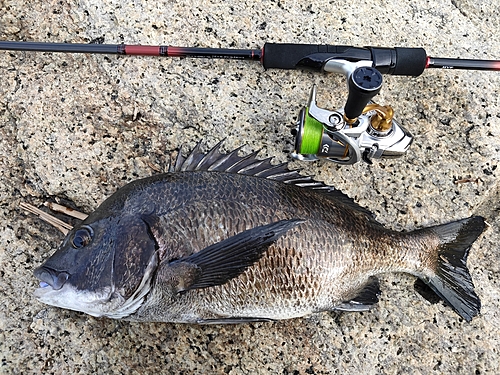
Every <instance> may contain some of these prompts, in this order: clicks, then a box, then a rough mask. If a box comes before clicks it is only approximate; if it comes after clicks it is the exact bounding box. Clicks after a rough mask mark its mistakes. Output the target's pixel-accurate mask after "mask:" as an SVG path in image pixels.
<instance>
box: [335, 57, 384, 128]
mask: <svg viewBox="0 0 500 375" xmlns="http://www.w3.org/2000/svg"><path fill="white" fill-rule="evenodd" d="M348 87H349V96H348V97H347V102H346V104H345V107H344V116H345V120H346V122H347V123H350V124H353V123H355V122H356V119H357V118H358V116H359V115H361V114H362V113H363V110H364V109H365V107H366V105H367V104H368V103H369V102H370V100H372V98H373V97H374V96H375V95H377V94H378V93H379V92H380V89H381V88H382V74H380V72H379V71H378V70H377V69H375V68H372V67H369V66H366V67H359V68H357V69H356V70H354V72H352V74H351V75H350V76H349V82H348Z"/></svg>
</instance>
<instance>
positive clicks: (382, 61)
mask: <svg viewBox="0 0 500 375" xmlns="http://www.w3.org/2000/svg"><path fill="white" fill-rule="evenodd" d="M263 53H264V56H263V57H262V65H263V66H264V68H265V69H269V68H277V69H303V68H308V69H312V70H316V71H322V70H323V66H324V65H325V63H326V62H327V61H328V60H330V59H343V60H347V61H353V62H356V61H362V60H364V61H373V66H374V67H375V68H377V70H378V71H380V73H383V74H392V75H400V76H419V75H420V74H422V73H423V71H424V69H425V66H426V63H427V54H426V52H425V50H424V49H423V48H404V47H396V48H381V47H366V48H362V47H352V46H334V45H322V44H292V43H266V44H265V45H264V48H263Z"/></svg>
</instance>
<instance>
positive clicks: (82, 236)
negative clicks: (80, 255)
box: [71, 227, 94, 249]
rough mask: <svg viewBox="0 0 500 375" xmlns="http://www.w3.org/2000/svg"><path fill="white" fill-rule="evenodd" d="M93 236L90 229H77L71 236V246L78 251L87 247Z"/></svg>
mask: <svg viewBox="0 0 500 375" xmlns="http://www.w3.org/2000/svg"><path fill="white" fill-rule="evenodd" d="M93 236H94V232H93V231H92V228H90V227H81V228H80V229H78V230H77V231H76V232H75V234H74V235H73V239H72V240H71V244H72V245H73V247H74V248H75V249H79V248H82V247H85V246H87V245H88V244H89V243H90V241H92V237H93Z"/></svg>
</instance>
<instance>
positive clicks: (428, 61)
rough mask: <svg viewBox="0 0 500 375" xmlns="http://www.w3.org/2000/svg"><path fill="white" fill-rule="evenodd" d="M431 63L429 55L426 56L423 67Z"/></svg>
mask: <svg viewBox="0 0 500 375" xmlns="http://www.w3.org/2000/svg"><path fill="white" fill-rule="evenodd" d="M430 65H431V58H430V56H427V59H426V60H425V69H427V68H428V67H429V66H430Z"/></svg>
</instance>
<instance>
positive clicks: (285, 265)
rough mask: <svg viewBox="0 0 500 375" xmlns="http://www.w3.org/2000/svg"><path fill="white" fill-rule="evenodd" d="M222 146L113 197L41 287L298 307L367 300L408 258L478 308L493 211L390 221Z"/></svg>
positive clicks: (183, 306)
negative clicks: (479, 262) (439, 220)
mask: <svg viewBox="0 0 500 375" xmlns="http://www.w3.org/2000/svg"><path fill="white" fill-rule="evenodd" d="M219 147H220V144H219V145H217V146H216V147H214V148H213V149H212V150H211V151H210V152H208V153H207V154H202V153H201V152H200V147H199V146H197V147H196V149H195V150H194V151H193V152H192V153H191V154H190V155H189V157H187V158H186V159H185V158H183V157H182V156H181V155H180V153H179V157H178V158H177V161H176V163H175V165H174V166H173V167H172V168H171V170H170V172H169V173H165V174H159V175H155V176H152V177H149V178H144V179H141V180H137V181H134V182H131V183H129V184H128V185H126V186H124V187H122V188H121V189H119V190H118V191H117V192H116V193H115V194H113V195H112V196H111V197H109V198H108V199H107V200H105V201H104V202H103V203H102V204H101V206H100V207H99V208H97V210H96V211H94V212H93V213H92V214H90V215H89V216H88V218H87V219H85V220H84V221H83V222H82V223H81V224H79V225H77V226H76V227H75V228H73V230H72V231H71V232H70V233H69V234H68V235H67V237H66V239H65V240H64V242H63V243H62V245H61V247H60V248H59V250H57V251H56V252H55V254H54V255H52V256H51V257H50V258H48V259H47V260H46V261H45V263H43V265H42V266H40V267H39V268H37V269H36V270H35V275H36V277H38V278H39V279H40V280H41V287H40V288H38V289H37V290H36V292H35V296H36V297H37V298H38V300H40V301H42V302H44V303H47V304H49V305H54V306H59V307H63V308H67V309H71V310H77V311H83V312H85V313H87V314H90V315H92V316H96V317H100V316H105V317H110V318H117V319H126V320H131V321H162V322H182V323H235V322H247V321H260V320H275V319H289V318H295V317H300V316H304V315H307V314H311V313H314V312H320V311H328V310H347V311H363V310H368V309H369V308H371V307H372V306H373V305H374V304H375V303H376V302H377V301H378V297H379V294H380V290H379V286H378V280H377V278H376V276H377V275H378V274H381V273H385V272H407V273H410V274H412V275H415V276H417V277H418V278H420V279H421V280H422V281H423V282H425V283H426V284H428V285H429V286H430V288H431V289H432V290H433V291H434V292H435V293H436V294H437V295H438V296H439V297H441V298H442V299H443V300H444V301H445V302H446V303H447V304H448V305H449V306H450V307H451V308H453V309H454V310H455V311H456V312H457V313H458V314H459V315H460V316H461V317H463V318H464V319H465V320H467V321H469V320H471V319H472V318H473V317H474V316H476V315H477V314H478V313H479V309H480V301H479V298H478V296H477V295H476V294H475V292H474V286H473V283H472V280H471V277H470V274H469V272H468V270H467V268H466V259H467V255H468V251H469V248H470V247H471V244H472V243H473V242H474V241H475V240H476V238H477V237H478V236H479V235H480V234H481V233H482V231H483V229H484V220H483V218H481V217H471V218H468V219H463V220H460V221H456V222H452V223H448V224H444V225H440V226H434V227H430V228H424V229H419V230H415V231H413V232H407V233H401V232H396V231H392V230H389V229H386V228H384V227H383V226H382V225H381V224H379V223H378V222H376V221H375V220H374V219H373V217H372V215H371V214H370V213H369V212H368V211H367V210H365V209H363V208H361V207H359V206H358V205H357V204H355V203H354V202H353V201H352V200H351V199H349V198H348V197H347V196H345V195H344V194H342V193H341V192H339V191H338V190H335V189H334V188H332V187H330V186H326V185H324V184H323V183H320V182H316V181H314V180H313V179H312V178H310V177H304V176H301V175H299V174H298V173H297V172H296V171H289V170H288V169H287V167H286V165H284V164H283V165H278V166H273V165H272V164H271V163H270V162H269V160H258V159H257V158H256V157H255V154H250V155H247V156H245V157H240V156H238V155H237V154H238V151H237V150H236V151H233V152H231V153H229V154H222V153H221V152H220V151H219Z"/></svg>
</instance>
